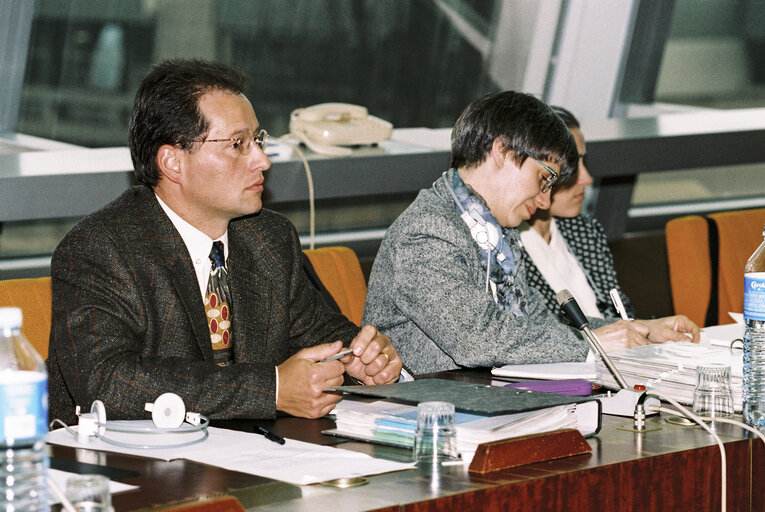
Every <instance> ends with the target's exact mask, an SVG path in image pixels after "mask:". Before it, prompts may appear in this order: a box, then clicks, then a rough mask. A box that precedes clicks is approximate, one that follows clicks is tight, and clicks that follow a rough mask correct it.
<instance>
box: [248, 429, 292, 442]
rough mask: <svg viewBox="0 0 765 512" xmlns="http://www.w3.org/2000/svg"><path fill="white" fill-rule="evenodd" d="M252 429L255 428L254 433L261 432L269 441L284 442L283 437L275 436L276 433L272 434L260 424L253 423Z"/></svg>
mask: <svg viewBox="0 0 765 512" xmlns="http://www.w3.org/2000/svg"><path fill="white" fill-rule="evenodd" d="M254 430H255V433H256V434H261V435H262V436H264V437H265V438H266V439H268V440H269V441H273V442H274V443H276V444H284V442H285V441H284V438H283V437H281V436H277V435H276V434H274V433H273V432H271V431H270V430H266V429H264V428H263V427H261V426H260V425H255V427H254Z"/></svg>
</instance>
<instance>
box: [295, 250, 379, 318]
mask: <svg viewBox="0 0 765 512" xmlns="http://www.w3.org/2000/svg"><path fill="white" fill-rule="evenodd" d="M303 252H304V253H305V255H306V256H308V259H309V260H310V261H311V265H313V268H314V270H316V274H317V275H318V276H319V279H321V282H322V283H323V284H324V286H325V287H326V288H327V290H328V291H329V293H330V295H332V298H333V299H335V302H336V303H337V305H338V306H339V307H340V311H341V312H342V313H343V314H344V315H345V316H346V317H348V319H349V320H350V321H351V322H353V323H355V324H356V325H361V317H362V316H363V314H364V301H365V300H366V297H367V283H366V280H365V279H364V273H363V272H362V271H361V265H360V264H359V259H358V257H357V256H356V253H355V252H353V250H351V249H349V248H348V247H322V248H320V249H312V250H311V249H307V250H305V251H303Z"/></svg>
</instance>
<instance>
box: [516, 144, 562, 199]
mask: <svg viewBox="0 0 765 512" xmlns="http://www.w3.org/2000/svg"><path fill="white" fill-rule="evenodd" d="M524 153H526V155H528V156H530V157H531V158H533V159H534V160H536V161H537V163H538V164H539V165H541V166H542V167H544V168H545V169H547V171H548V172H549V173H550V176H548V177H547V178H542V180H541V181H540V187H539V191H540V192H541V193H543V194H544V193H545V192H547V191H549V190H552V188H553V185H555V182H556V181H558V173H557V172H555V171H553V170H552V169H550V167H549V166H547V165H545V164H544V163H542V162H541V161H540V160H539V159H538V158H537V157H535V156H534V155H532V154H531V153H529V152H528V151H524Z"/></svg>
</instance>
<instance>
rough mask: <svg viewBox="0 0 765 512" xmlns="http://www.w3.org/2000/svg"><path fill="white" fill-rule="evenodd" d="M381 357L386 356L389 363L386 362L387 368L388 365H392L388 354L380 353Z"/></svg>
mask: <svg viewBox="0 0 765 512" xmlns="http://www.w3.org/2000/svg"><path fill="white" fill-rule="evenodd" d="M380 355H383V356H385V359H387V361H385V365H386V366H387V365H388V363H390V356H389V355H388V354H386V353H385V352H380Z"/></svg>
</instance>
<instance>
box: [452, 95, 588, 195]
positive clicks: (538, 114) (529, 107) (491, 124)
mask: <svg viewBox="0 0 765 512" xmlns="http://www.w3.org/2000/svg"><path fill="white" fill-rule="evenodd" d="M495 139H499V140H500V141H501V142H502V145H503V147H504V150H505V151H512V152H513V155H514V158H515V163H516V164H517V165H519V166H520V165H523V162H524V161H525V160H526V158H527V155H526V153H527V152H528V153H529V154H531V155H533V156H534V157H535V158H538V159H540V160H549V161H553V162H558V163H559V164H560V170H561V172H560V174H561V176H560V178H561V180H565V179H566V178H567V177H568V176H570V175H572V174H573V173H574V172H576V169H577V162H578V159H579V155H578V153H577V150H576V142H575V141H574V138H573V136H572V135H571V133H570V132H569V130H568V128H566V125H565V124H564V123H563V121H562V120H561V118H560V117H558V115H556V114H555V112H554V111H553V109H552V108H550V106H549V105H547V104H546V103H544V102H542V101H540V100H539V99H537V98H535V97H534V96H532V95H530V94H526V93H522V92H516V91H504V92H498V93H494V94H489V95H488V96H484V97H483V98H480V99H478V100H476V101H474V102H473V103H471V104H470V105H468V107H467V108H466V109H465V110H464V111H463V112H462V114H461V115H460V117H459V119H457V122H456V123H455V125H454V129H453V130H452V157H451V167H454V168H471V167H475V166H478V165H480V164H482V163H483V162H484V161H485V160H486V157H487V156H488V155H489V153H490V152H491V148H492V145H493V144H494V140H495Z"/></svg>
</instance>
